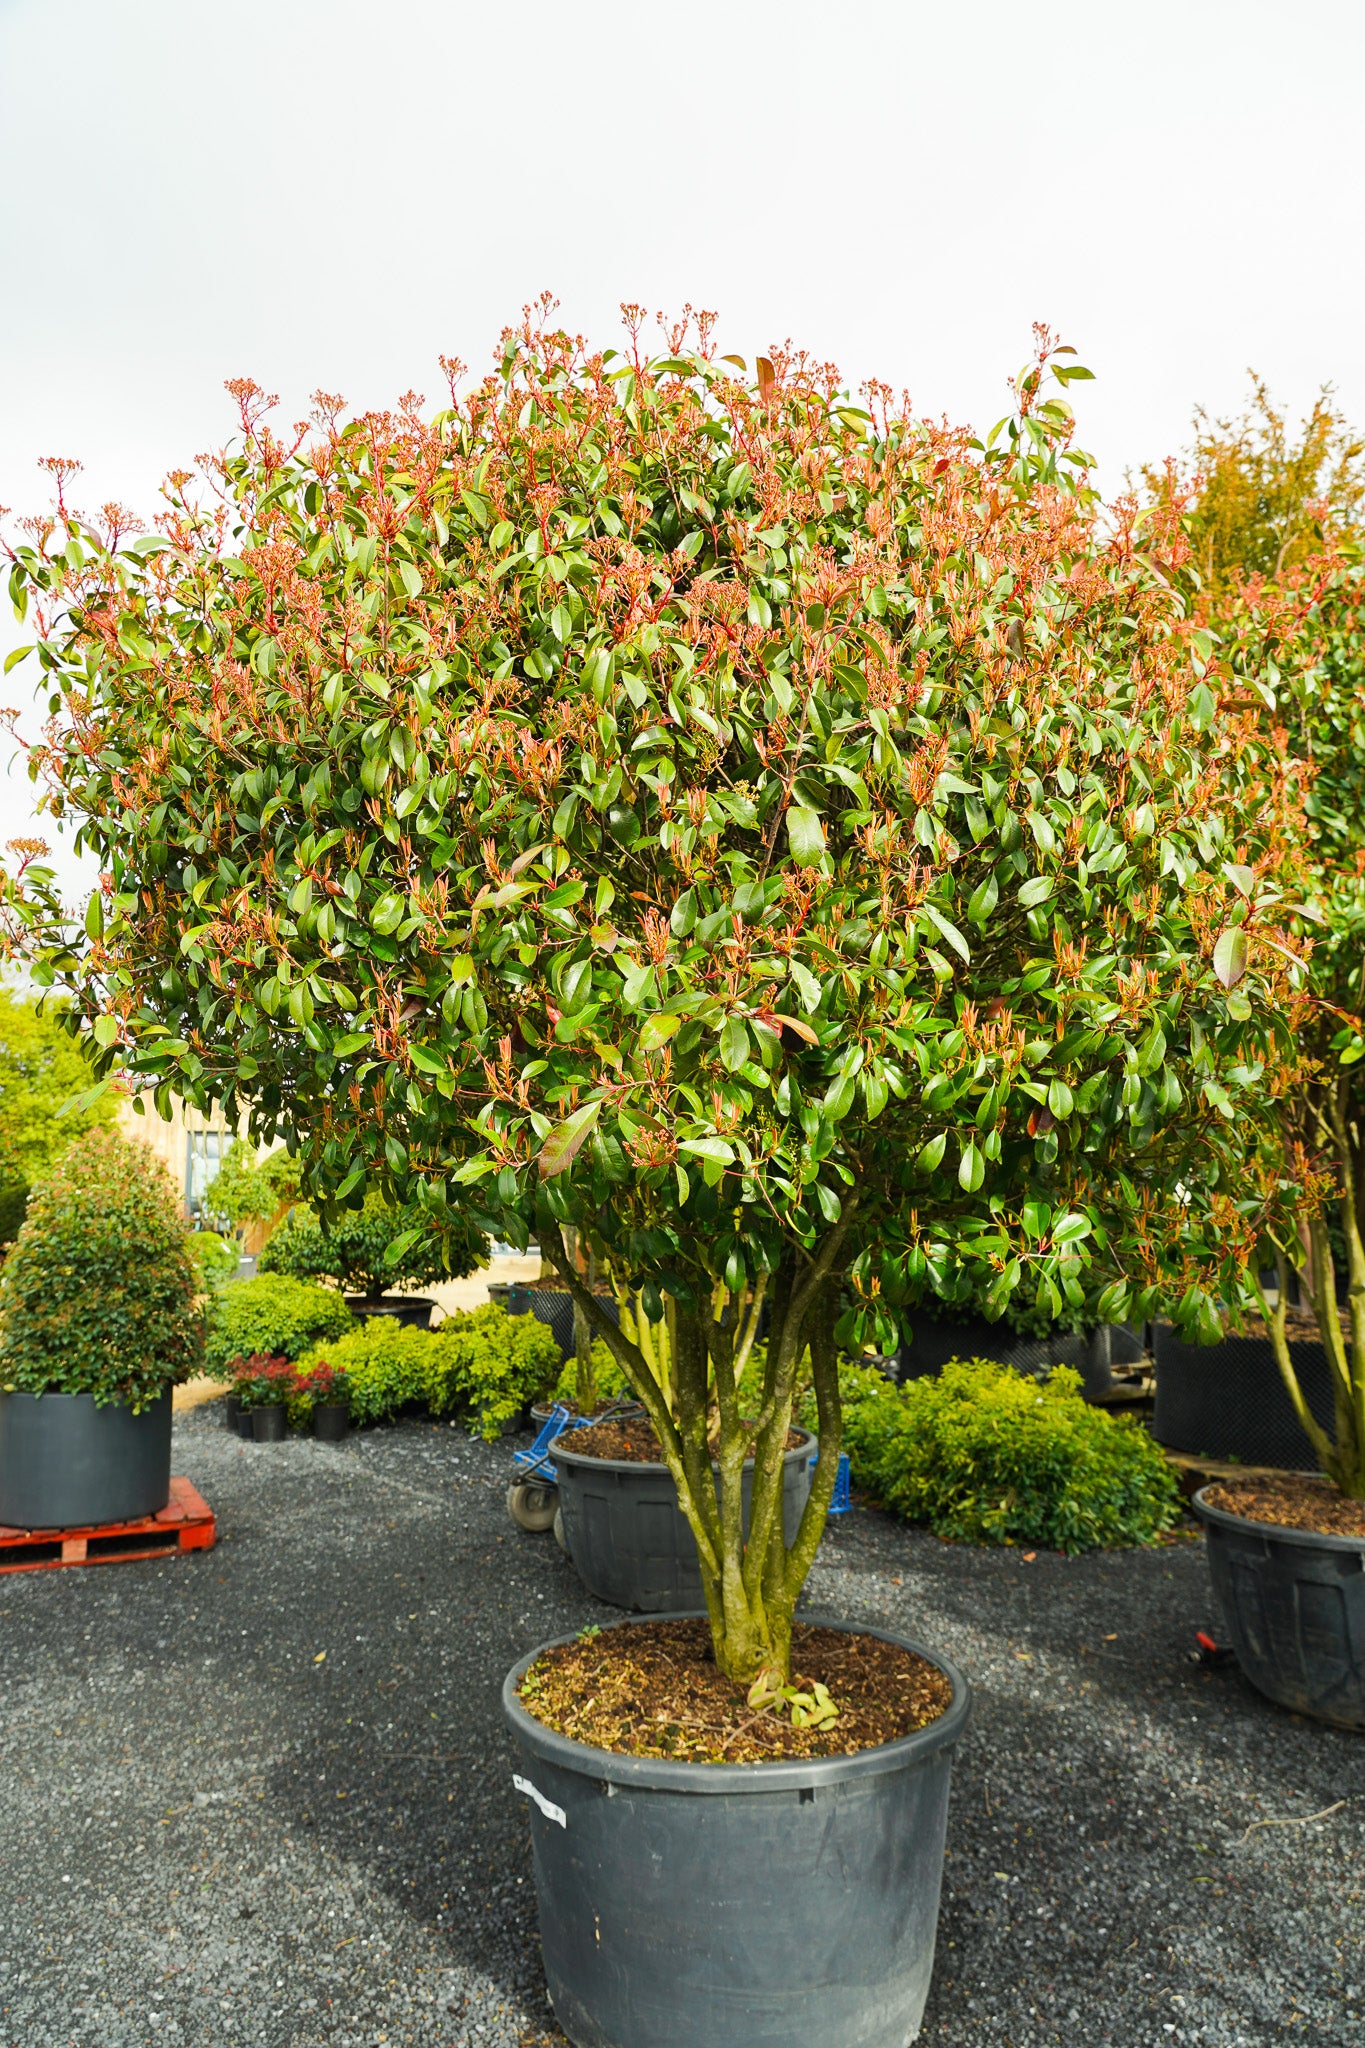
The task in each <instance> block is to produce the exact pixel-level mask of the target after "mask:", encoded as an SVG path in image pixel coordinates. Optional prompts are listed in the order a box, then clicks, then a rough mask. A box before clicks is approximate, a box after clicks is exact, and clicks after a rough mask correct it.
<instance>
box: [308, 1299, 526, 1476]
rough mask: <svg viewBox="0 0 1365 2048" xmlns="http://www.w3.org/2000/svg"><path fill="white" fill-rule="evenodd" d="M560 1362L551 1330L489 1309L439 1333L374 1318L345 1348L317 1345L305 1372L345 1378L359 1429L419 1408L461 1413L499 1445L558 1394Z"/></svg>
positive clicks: (342, 1343)
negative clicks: (554, 1390) (507, 1431)
mask: <svg viewBox="0 0 1365 2048" xmlns="http://www.w3.org/2000/svg"><path fill="white" fill-rule="evenodd" d="M559 1362H560V1359H559V1346H558V1344H557V1343H556V1342H555V1339H554V1335H553V1333H552V1332H551V1331H550V1330H547V1329H546V1328H545V1326H544V1324H543V1323H538V1322H537V1321H536V1319H535V1317H534V1316H509V1315H508V1314H507V1311H506V1310H505V1309H502V1308H499V1307H498V1306H497V1305H496V1303H493V1302H489V1303H487V1304H486V1305H485V1306H484V1307H482V1308H477V1309H474V1310H472V1311H471V1312H470V1313H469V1314H467V1315H465V1314H457V1315H453V1316H447V1317H446V1319H445V1321H444V1322H443V1323H442V1324H441V1326H440V1328H439V1329H437V1330H411V1329H404V1328H403V1326H402V1325H401V1324H399V1323H397V1322H395V1321H394V1319H393V1318H392V1317H391V1316H369V1317H367V1318H366V1320H365V1322H364V1323H363V1324H362V1325H361V1326H360V1327H359V1328H356V1327H354V1326H352V1329H351V1331H350V1334H349V1335H347V1336H344V1337H342V1338H340V1339H339V1340H338V1341H337V1342H334V1343H317V1344H315V1345H313V1347H312V1348H311V1350H310V1351H309V1352H308V1353H307V1354H306V1355H305V1356H304V1357H303V1358H301V1359H300V1361H299V1364H300V1368H301V1369H303V1370H306V1369H307V1368H309V1367H312V1366H315V1365H321V1364H324V1363H325V1364H327V1365H330V1366H333V1367H335V1368H336V1370H337V1371H338V1372H344V1373H345V1375H346V1381H347V1385H348V1387H349V1389H350V1400H351V1416H352V1419H353V1420H354V1421H356V1422H381V1421H383V1420H384V1418H385V1417H386V1416H389V1415H397V1414H398V1413H399V1412H400V1411H401V1410H402V1409H404V1408H410V1407H415V1406H423V1407H426V1408H428V1409H430V1411H431V1413H432V1414H433V1415H444V1414H445V1413H446V1412H447V1411H448V1410H449V1409H451V1408H456V1407H458V1408H463V1409H465V1410H466V1411H467V1412H468V1415H469V1420H470V1424H471V1427H472V1428H473V1429H474V1430H475V1431H476V1432H477V1433H479V1434H481V1435H483V1436H484V1437H486V1438H487V1439H488V1440H489V1441H490V1442H491V1441H492V1439H493V1438H494V1437H496V1436H498V1435H499V1434H500V1432H501V1430H502V1427H503V1424H504V1423H507V1422H510V1421H512V1420H513V1418H514V1417H515V1416H516V1415H517V1414H518V1413H519V1412H520V1410H521V1409H522V1408H523V1407H524V1406H525V1405H526V1403H527V1402H528V1401H533V1400H537V1399H538V1398H539V1397H540V1396H541V1395H543V1394H545V1393H547V1392H548V1391H549V1389H550V1388H551V1387H553V1385H554V1381H555V1373H556V1370H557V1368H558V1366H559Z"/></svg>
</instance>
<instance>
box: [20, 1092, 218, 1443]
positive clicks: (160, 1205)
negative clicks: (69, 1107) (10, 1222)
mask: <svg viewBox="0 0 1365 2048" xmlns="http://www.w3.org/2000/svg"><path fill="white" fill-rule="evenodd" d="M200 1287H201V1280H200V1275H199V1270H198V1267H197V1266H196V1263H195V1261H194V1259H193V1257H192V1256H191V1253H190V1246H189V1233H188V1231H187V1230H186V1228H185V1224H184V1221H183V1219H182V1217H181V1213H180V1207H179V1204H178V1202H177V1201H176V1198H175V1191H174V1189H173V1188H172V1186H171V1182H170V1178H169V1176H168V1175H167V1173H166V1170H165V1168H164V1167H163V1166H162V1164H161V1162H160V1160H158V1159H157V1158H156V1157H155V1156H154V1154H152V1153H151V1152H149V1151H148V1150H147V1148H146V1147H145V1146H143V1145H137V1144H131V1143H130V1142H129V1141H128V1140H127V1139H126V1138H122V1137H120V1136H119V1134H118V1133H117V1132H116V1131H110V1130H98V1131H91V1132H89V1133H88V1134H87V1135H86V1136H84V1137H83V1138H80V1139H78V1140H77V1142H76V1143H75V1144H74V1145H73V1146H72V1147H71V1149H70V1150H69V1151H68V1152H67V1154H66V1156H65V1157H64V1158H63V1159H62V1160H61V1162H60V1163H59V1164H58V1166H57V1167H56V1169H55V1170H54V1171H53V1172H52V1173H51V1174H50V1175H49V1176H48V1178H47V1179H46V1180H45V1181H42V1182H41V1183H40V1184H39V1185H38V1186H37V1187H36V1188H35V1189H34V1191H33V1194H32V1196H31V1197H30V1200H29V1205H28V1215H27V1217H26V1219H25V1221H24V1225H23V1228H22V1229H21V1230H20V1232H19V1235H18V1238H17V1239H16V1241H15V1245H14V1248H13V1250H12V1251H11V1253H10V1255H9V1258H8V1259H7V1260H6V1262H5V1266H4V1271H3V1275H0V1386H3V1387H5V1388H6V1389H7V1390H10V1391H14V1390H16V1389H17V1390H20V1391H22V1392H25V1393H31V1394H45V1393H58V1394H93V1395H94V1397H95V1400H96V1402H97V1403H98V1405H99V1406H101V1407H104V1406H106V1405H107V1404H108V1403H109V1402H111V1401H122V1402H126V1403H127V1404H128V1406H129V1407H131V1408H132V1409H133V1410H134V1412H135V1413H136V1412H140V1411H141V1410H142V1409H144V1408H146V1407H147V1406H148V1405H149V1404H150V1403H151V1402H153V1401H155V1400H156V1399H157V1397H158V1396H159V1395H160V1394H162V1393H163V1392H164V1391H165V1389H166V1388H167V1387H168V1386H170V1385H172V1384H174V1383H175V1382H176V1381H179V1380H183V1379H186V1378H188V1377H189V1375H190V1374H191V1373H193V1372H196V1371H197V1370H198V1369H199V1366H200V1364H201V1362H202V1359H203V1354H204V1328H203V1322H202V1320H201V1317H200V1313H199V1310H198V1307H197V1305H196V1302H197V1297H198V1295H199V1292H200Z"/></svg>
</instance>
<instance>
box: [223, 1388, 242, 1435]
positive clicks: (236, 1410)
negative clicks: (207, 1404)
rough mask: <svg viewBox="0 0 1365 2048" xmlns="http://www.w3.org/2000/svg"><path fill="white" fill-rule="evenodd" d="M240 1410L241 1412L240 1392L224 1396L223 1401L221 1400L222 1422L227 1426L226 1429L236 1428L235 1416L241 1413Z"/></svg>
mask: <svg viewBox="0 0 1365 2048" xmlns="http://www.w3.org/2000/svg"><path fill="white" fill-rule="evenodd" d="M241 1412H242V1397H241V1395H240V1394H229V1395H228V1396H227V1397H226V1399H225V1400H224V1402H223V1423H224V1426H225V1427H226V1428H228V1429H231V1430H235V1429H236V1427H237V1418H238V1416H239V1415H240V1414H241Z"/></svg>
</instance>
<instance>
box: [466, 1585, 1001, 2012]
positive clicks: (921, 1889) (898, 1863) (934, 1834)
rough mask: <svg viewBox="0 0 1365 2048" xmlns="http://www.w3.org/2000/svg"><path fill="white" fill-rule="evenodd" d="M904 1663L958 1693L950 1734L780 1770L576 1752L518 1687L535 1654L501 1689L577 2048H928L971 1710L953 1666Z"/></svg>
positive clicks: (933, 1732) (556, 1985)
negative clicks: (952, 1806) (921, 2042)
mask: <svg viewBox="0 0 1365 2048" xmlns="http://www.w3.org/2000/svg"><path fill="white" fill-rule="evenodd" d="M826 1625H829V1624H826ZM833 1625H834V1626H839V1625H840V1624H833ZM624 1626H626V1627H629V1626H630V1624H629V1623H626V1624H624ZM855 1632H856V1633H859V1634H864V1635H880V1636H883V1637H884V1639H885V1640H887V1641H890V1642H901V1641H902V1640H903V1639H902V1638H900V1637H897V1636H888V1635H887V1634H886V1631H885V1630H882V1629H862V1628H860V1629H858V1630H857V1631H855ZM547 1647H548V1646H547ZM904 1647H906V1648H907V1649H911V1650H916V1651H918V1653H919V1655H921V1656H925V1657H931V1659H932V1661H933V1662H934V1663H935V1664H937V1665H938V1666H939V1668H940V1670H942V1671H943V1672H945V1673H946V1675H947V1677H948V1678H949V1680H950V1681H951V1683H952V1687H953V1697H952V1702H951V1704H950V1706H949V1707H948V1710H947V1712H946V1713H945V1714H943V1715H942V1716H941V1718H940V1719H939V1720H937V1721H935V1722H933V1723H932V1724H931V1725H930V1726H929V1727H928V1728H922V1729H920V1730H919V1731H918V1733H916V1734H914V1735H907V1736H903V1737H902V1738H901V1740H900V1741H899V1742H888V1743H884V1744H882V1745H881V1746H880V1747H879V1748H877V1749H867V1750H862V1751H861V1752H859V1753H858V1754H857V1755H854V1756H843V1757H838V1756H836V1757H820V1758H816V1759H810V1760H793V1761H790V1762H785V1761H784V1762H781V1763H768V1764H696V1763H679V1762H673V1761H666V1760H664V1759H659V1758H654V1757H633V1756H621V1755H617V1754H616V1753H614V1752H613V1751H609V1750H601V1749H594V1748H590V1747H588V1746H587V1745H586V1744H584V1743H579V1742H571V1741H569V1740H567V1739H566V1738H565V1737H564V1736H562V1735H556V1734H555V1733H554V1732H553V1731H552V1730H551V1729H549V1728H547V1727H545V1726H544V1724H543V1723H542V1722H540V1721H537V1720H535V1719H534V1718H533V1717H532V1716H531V1715H530V1714H528V1713H527V1712H526V1710H525V1708H524V1707H523V1706H522V1704H521V1701H520V1700H519V1699H518V1697H517V1690H516V1689H517V1685H518V1684H519V1682H520V1680H521V1677H522V1675H523V1673H524V1672H525V1671H526V1669H527V1667H528V1666H529V1665H530V1664H531V1663H532V1662H533V1661H534V1657H527V1658H525V1659H524V1660H523V1661H522V1662H521V1663H520V1664H519V1665H517V1667H516V1669H515V1670H514V1671H513V1672H512V1673H511V1674H510V1675H509V1677H508V1679H507V1682H506V1684H505V1685H504V1687H503V1711H504V1712H505V1714H506V1716H507V1720H508V1723H509V1725H510V1727H511V1730H512V1735H513V1738H514V1740H515V1742H516V1745H517V1749H518V1751H519V1760H518V1765H517V1770H516V1775H515V1778H514V1781H513V1782H514V1784H515V1785H516V1788H517V1790H518V1791H520V1792H522V1793H524V1794H525V1796H526V1798H527V1799H528V1801H529V1803H530V1819H531V1843H532V1850H533V1855H534V1863H535V1878H536V1892H537V1896H538V1899H539V1904H540V1933H541V1948H542V1955H543V1959H544V1964H545V1975H546V1980H547V1983H548V1986H549V1992H550V1998H551V2002H552V2003H553V2005H554V2010H555V2017H556V2019H557V2020H558V2021H559V2024H560V2026H561V2027H562V2028H563V2029H564V2032H565V2033H566V2034H567V2035H568V2037H569V2039H570V2040H571V2041H572V2042H574V2043H575V2044H576V2048H905V2044H906V2043H907V2042H909V2041H911V2040H913V2038H914V2036H915V2034H916V2033H917V2032H918V2030H919V2023H920V2018H921V2015H922V2013H923V2011H924V2001H925V1997H926V1995H927V1993H928V1989H929V1979H930V1975H931V1973H932V1970H933V1963H934V1941H935V1935H936V1932H937V1925H938V1905H939V1886H940V1883H941V1880H942V1875H943V1846H944V1834H945V1830H946V1827H947V1820H948V1790H949V1780H950V1776H951V1772H952V1759H953V1748H954V1745H955V1744H956V1742H957V1740H958V1738H959V1736H960V1735H961V1734H962V1731H963V1728H964V1727H965V1725H966V1721H967V1716H968V1713H969V1711H970V1698H971V1695H970V1690H969V1688H968V1685H967V1681H966V1679H965V1678H964V1677H963V1676H962V1674H961V1673H960V1672H959V1671H957V1670H956V1669H955V1668H954V1667H953V1665H951V1664H950V1663H948V1662H947V1660H946V1659H945V1658H943V1657H939V1656H937V1655H936V1654H934V1653H933V1652H931V1651H928V1650H924V1649H922V1648H921V1647H920V1645H918V1644H917V1643H911V1642H907V1643H905V1645H904ZM539 1654H540V1653H539V1652H538V1651H537V1652H536V1653H535V1655H539Z"/></svg>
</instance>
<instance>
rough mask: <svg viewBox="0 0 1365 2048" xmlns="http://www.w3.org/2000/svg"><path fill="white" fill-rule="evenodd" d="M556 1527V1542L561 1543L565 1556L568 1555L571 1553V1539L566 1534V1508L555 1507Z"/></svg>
mask: <svg viewBox="0 0 1365 2048" xmlns="http://www.w3.org/2000/svg"><path fill="white" fill-rule="evenodd" d="M554 1529H555V1542H556V1543H557V1544H558V1545H559V1547H560V1549H561V1550H562V1551H563V1553H564V1555H565V1557H567V1556H568V1555H569V1539H568V1537H567V1536H566V1535H565V1534H564V1510H563V1508H556V1509H555V1522H554Z"/></svg>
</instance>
